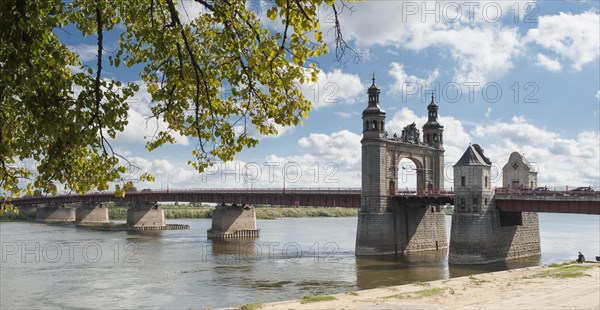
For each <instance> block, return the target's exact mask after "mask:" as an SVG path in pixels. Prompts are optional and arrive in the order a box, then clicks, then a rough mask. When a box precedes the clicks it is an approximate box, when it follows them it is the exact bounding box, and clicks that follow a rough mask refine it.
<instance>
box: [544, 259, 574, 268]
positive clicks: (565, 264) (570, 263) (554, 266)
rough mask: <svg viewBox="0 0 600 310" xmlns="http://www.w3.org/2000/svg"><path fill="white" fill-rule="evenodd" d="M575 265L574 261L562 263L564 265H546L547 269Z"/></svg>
mask: <svg viewBox="0 0 600 310" xmlns="http://www.w3.org/2000/svg"><path fill="white" fill-rule="evenodd" d="M575 263H576V261H574V260H572V261H568V262H564V263H560V264H556V263H553V264H548V267H552V268H556V267H562V266H568V265H573V264H575Z"/></svg>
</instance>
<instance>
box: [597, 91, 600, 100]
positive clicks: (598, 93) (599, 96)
mask: <svg viewBox="0 0 600 310" xmlns="http://www.w3.org/2000/svg"><path fill="white" fill-rule="evenodd" d="M596 99H598V101H600V90H598V92H597V93H596Z"/></svg>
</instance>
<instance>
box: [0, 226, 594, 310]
mask: <svg viewBox="0 0 600 310" xmlns="http://www.w3.org/2000/svg"><path fill="white" fill-rule="evenodd" d="M449 220H450V218H449V217H448V222H447V225H448V227H447V229H449V228H450V221H449ZM599 221H600V217H598V216H582V215H558V214H540V229H541V236H542V257H541V258H534V259H528V260H523V261H518V262H512V263H501V264H491V265H485V266H460V267H455V266H452V267H449V266H448V264H447V261H446V254H447V253H446V252H445V251H440V252H438V253H436V252H427V253H419V254H417V255H411V256H406V257H397V258H396V257H383V258H382V257H366V258H365V257H360V258H357V257H355V256H354V242H355V234H356V218H312V219H309V218H303V219H282V220H274V221H259V222H258V226H259V228H260V229H261V237H260V238H258V239H254V240H244V241H239V242H222V241H221V242H214V243H213V242H211V241H209V240H207V239H206V230H207V229H208V228H210V220H205V219H202V220H169V222H170V223H181V224H188V225H190V226H191V229H190V230H187V231H160V232H150V233H148V232H145V233H142V232H98V231H89V230H85V229H77V228H74V227H72V226H48V225H41V224H33V223H1V224H0V241H1V243H2V246H1V247H0V248H1V251H2V252H1V258H2V261H1V268H0V276H1V280H0V281H1V282H0V284H1V285H0V308H2V309H11V308H12V309H14V308H44V309H47V308H80V307H86V308H102V309H105V308H186V309H187V308H190V307H192V308H205V307H224V306H235V305H242V304H246V303H262V302H268V301H276V300H286V299H295V298H298V297H300V296H305V295H316V294H335V293H342V292H347V291H354V290H359V289H369V288H375V287H379V286H389V285H399V284H407V283H412V282H415V281H430V280H437V279H446V278H449V277H457V276H464V275H469V274H473V273H480V272H489V271H497V270H505V269H510V268H518V267H525V266H533V265H538V264H540V263H549V262H556V261H564V260H571V259H574V258H575V255H576V253H577V251H582V252H583V253H584V254H586V255H587V257H588V259H593V257H594V256H595V255H599V254H600V249H599V247H600V246H599V244H600V241H599V239H600V222H599Z"/></svg>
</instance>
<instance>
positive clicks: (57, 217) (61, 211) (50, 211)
mask: <svg viewBox="0 0 600 310" xmlns="http://www.w3.org/2000/svg"><path fill="white" fill-rule="evenodd" d="M35 220H36V221H38V222H53V221H60V222H72V221H75V209H74V208H68V207H52V206H49V207H38V208H37V210H36V212H35Z"/></svg>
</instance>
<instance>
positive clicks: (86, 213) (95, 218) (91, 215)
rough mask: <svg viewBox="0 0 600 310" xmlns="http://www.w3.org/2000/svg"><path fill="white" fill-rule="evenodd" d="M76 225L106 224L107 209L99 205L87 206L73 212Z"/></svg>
mask: <svg viewBox="0 0 600 310" xmlns="http://www.w3.org/2000/svg"><path fill="white" fill-rule="evenodd" d="M75 217H76V220H77V224H80V225H84V224H98V223H108V222H109V220H108V208H106V207H104V206H103V205H101V204H98V205H88V206H82V207H79V208H77V211H76V212H75Z"/></svg>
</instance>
